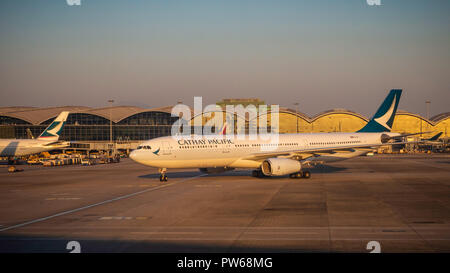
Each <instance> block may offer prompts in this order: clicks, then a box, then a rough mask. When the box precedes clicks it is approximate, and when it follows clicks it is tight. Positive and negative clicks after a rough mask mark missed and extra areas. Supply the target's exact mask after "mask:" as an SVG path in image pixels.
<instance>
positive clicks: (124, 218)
mask: <svg viewBox="0 0 450 273" xmlns="http://www.w3.org/2000/svg"><path fill="white" fill-rule="evenodd" d="M147 219H148V217H131V216H104V217H100V218H99V219H98V220H100V221H103V220H147Z"/></svg>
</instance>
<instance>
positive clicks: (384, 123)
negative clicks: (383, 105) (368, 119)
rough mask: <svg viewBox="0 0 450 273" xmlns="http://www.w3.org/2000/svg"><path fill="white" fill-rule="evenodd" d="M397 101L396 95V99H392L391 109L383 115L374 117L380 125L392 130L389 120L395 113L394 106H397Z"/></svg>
mask: <svg viewBox="0 0 450 273" xmlns="http://www.w3.org/2000/svg"><path fill="white" fill-rule="evenodd" d="M396 101H397V97H396V96H394V99H393V100H392V104H391V107H390V108H389V110H388V111H387V112H386V113H385V114H384V115H382V116H381V117H379V118H375V119H374V120H375V121H376V122H378V123H379V124H380V125H382V126H383V127H385V128H387V129H389V130H391V127H390V126H389V125H387V122H388V121H389V120H390V119H391V117H392V114H393V113H394V107H395V103H396Z"/></svg>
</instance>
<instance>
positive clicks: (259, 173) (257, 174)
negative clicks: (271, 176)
mask: <svg viewBox="0 0 450 273" xmlns="http://www.w3.org/2000/svg"><path fill="white" fill-rule="evenodd" d="M252 176H253V177H260V178H261V177H264V176H265V175H264V174H263V172H262V171H261V170H253V171H252Z"/></svg>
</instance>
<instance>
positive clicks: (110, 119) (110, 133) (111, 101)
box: [108, 100, 114, 155]
mask: <svg viewBox="0 0 450 273" xmlns="http://www.w3.org/2000/svg"><path fill="white" fill-rule="evenodd" d="M108 102H109V103H111V107H110V108H109V143H110V145H111V146H110V147H111V152H110V153H111V155H112V149H113V142H112V107H113V103H114V100H108Z"/></svg>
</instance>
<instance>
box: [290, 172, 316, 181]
mask: <svg viewBox="0 0 450 273" xmlns="http://www.w3.org/2000/svg"><path fill="white" fill-rule="evenodd" d="M289 177H290V178H297V179H298V178H310V177H311V173H310V172H309V171H304V172H302V171H300V172H298V173H291V174H290V175H289Z"/></svg>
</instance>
